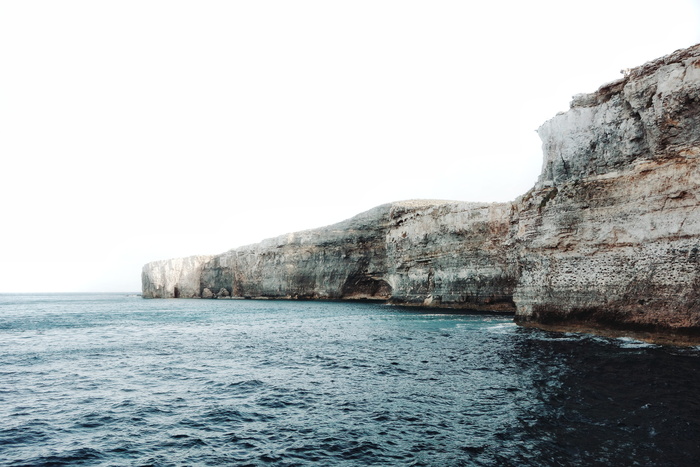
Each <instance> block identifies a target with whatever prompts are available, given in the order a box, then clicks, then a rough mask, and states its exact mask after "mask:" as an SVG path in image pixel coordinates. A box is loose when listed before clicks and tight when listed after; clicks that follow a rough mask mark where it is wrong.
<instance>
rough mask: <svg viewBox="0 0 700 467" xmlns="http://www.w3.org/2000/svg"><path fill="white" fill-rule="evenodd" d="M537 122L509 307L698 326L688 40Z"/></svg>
mask: <svg viewBox="0 0 700 467" xmlns="http://www.w3.org/2000/svg"><path fill="white" fill-rule="evenodd" d="M539 134H540V137H541V138H542V141H543V148H544V153H545V154H544V166H543V171H542V175H541V177H540V179H539V181H538V183H537V185H536V186H535V188H534V189H533V190H532V191H531V192H530V193H528V194H527V195H525V196H524V197H522V198H521V199H519V200H517V202H516V210H515V212H516V215H515V219H514V227H515V228H514V232H513V233H512V235H513V239H514V240H515V243H516V245H517V246H518V249H519V255H518V256H519V258H520V265H521V274H520V277H519V280H518V286H517V287H516V291H515V295H514V300H515V302H516V304H517V307H518V319H519V320H520V321H522V322H535V323H557V322H568V323H571V322H583V323H592V324H599V325H605V326H621V327H630V328H637V329H664V328H666V329H676V330H686V331H691V330H694V331H699V330H700V259H699V258H700V256H699V254H700V201H699V199H698V197H699V196H700V166H699V161H700V159H699V158H698V156H699V155H700V145H699V144H698V142H699V141H700V47H699V46H695V47H692V48H690V49H686V50H683V51H678V52H676V53H674V54H672V55H669V56H667V57H664V58H662V59H659V60H655V61H653V62H650V63H648V64H646V65H644V66H642V67H639V68H636V69H633V70H632V71H631V73H630V74H629V75H628V76H627V77H625V78H624V79H622V80H619V81H617V82H614V83H611V84H609V85H606V86H603V87H602V88H601V89H599V90H598V92H596V93H593V94H590V95H585V96H576V97H575V98H574V101H573V102H572V108H571V110H569V111H568V112H566V113H564V114H560V115H557V116H556V117H554V118H553V119H551V120H550V121H548V122H547V123H545V124H544V125H543V126H542V127H541V128H540V129H539Z"/></svg>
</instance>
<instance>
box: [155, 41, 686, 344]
mask: <svg viewBox="0 0 700 467" xmlns="http://www.w3.org/2000/svg"><path fill="white" fill-rule="evenodd" d="M538 133H539V135H540V138H541V139H542V142H543V152H544V163H543V167H542V173H541V175H540V177H539V179H538V181H537V183H536V184H535V186H534V187H533V188H532V189H531V190H530V191H528V192H527V193H525V194H524V195H522V196H520V197H519V198H517V199H516V200H515V201H512V202H508V203H469V202H460V201H432V200H421V201H402V202H396V203H391V204H386V205H382V206H379V207H376V208H374V209H371V210H370V211H367V212H364V213H362V214H359V215H357V216H355V217H353V218H351V219H349V220H346V221H343V222H340V223H338V224H335V225H331V226H328V227H322V228H318V229H313V230H307V231H303V232H297V233H290V234H287V235H283V236H280V237H276V238H272V239H268V240H265V241H263V242H261V243H258V244H255V245H249V246H244V247H241V248H236V249H233V250H230V251H227V252H225V253H222V254H220V255H214V256H192V257H188V258H177V259H170V260H164V261H155V262H152V263H148V264H146V265H145V266H144V267H143V273H142V287H143V289H142V293H143V297H144V298H173V297H175V298H177V297H181V298H198V297H201V298H231V297H234V298H235V297H238V298H258V299H259V298H268V299H325V300H358V299H366V300H384V301H388V302H390V303H395V304H402V305H417V306H426V307H442V308H458V309H470V310H484V311H498V312H514V313H515V319H516V321H517V322H518V323H520V324H523V325H534V326H540V327H545V328H550V329H582V330H598V331H601V332H614V330H618V329H620V330H631V331H637V332H661V333H664V332H665V333H667V334H668V335H677V336H679V338H683V339H689V340H693V339H700V200H699V197H700V162H699V161H700V158H699V156H700V44H699V45H695V46H692V47H690V48H687V49H683V50H678V51H676V52H674V53H672V54H670V55H667V56H665V57H662V58H659V59H657V60H653V61H651V62H648V63H646V64H644V65H642V66H640V67H637V68H632V69H628V70H625V73H624V76H623V77H622V78H621V79H619V80H617V81H614V82H612V83H608V84H606V85H604V86H602V87H600V88H599V89H598V91H596V92H594V93H592V94H580V95H577V96H574V98H573V101H572V102H571V108H570V109H569V110H568V111H567V112H564V113H560V114H558V115H557V116H555V117H554V118H552V119H551V120H549V121H547V122H546V123H545V124H543V125H542V126H541V127H540V128H539V130H538ZM680 336H682V337H680Z"/></svg>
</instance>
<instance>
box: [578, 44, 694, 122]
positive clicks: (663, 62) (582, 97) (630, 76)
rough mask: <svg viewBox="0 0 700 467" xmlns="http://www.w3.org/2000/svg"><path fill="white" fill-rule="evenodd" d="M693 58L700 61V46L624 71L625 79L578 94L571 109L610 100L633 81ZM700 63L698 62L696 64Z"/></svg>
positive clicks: (680, 50) (677, 51)
mask: <svg viewBox="0 0 700 467" xmlns="http://www.w3.org/2000/svg"><path fill="white" fill-rule="evenodd" d="M693 58H698V59H700V44H695V45H693V46H691V47H688V48H687V49H679V50H676V51H675V52H673V53H670V54H668V55H664V56H663V57H660V58H657V59H654V60H651V61H649V62H646V63H644V64H643V65H640V66H638V67H634V68H629V69H626V70H622V73H623V74H624V75H625V76H624V77H623V78H620V79H617V80H615V81H611V82H609V83H605V84H603V85H602V86H600V87H599V88H598V90H597V91H595V92H592V93H583V94H576V95H575V96H574V97H573V99H572V100H571V104H570V107H571V108H572V109H573V108H576V107H591V106H594V105H598V104H600V103H603V102H606V101H608V100H610V98H611V97H612V96H613V95H615V94H617V93H620V92H622V89H623V88H624V87H625V85H626V84H627V83H628V82H629V81H631V80H639V79H642V78H644V77H646V76H649V75H651V74H653V73H655V72H656V71H658V70H659V69H660V68H661V67H663V66H667V65H670V64H673V63H681V62H684V61H687V60H691V59H693ZM695 63H698V62H695Z"/></svg>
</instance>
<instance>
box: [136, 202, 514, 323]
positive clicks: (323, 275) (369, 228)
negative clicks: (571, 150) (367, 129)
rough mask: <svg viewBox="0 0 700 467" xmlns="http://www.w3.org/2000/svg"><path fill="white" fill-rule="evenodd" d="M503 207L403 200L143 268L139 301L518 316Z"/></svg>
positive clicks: (507, 208) (507, 219) (507, 212)
mask: <svg viewBox="0 0 700 467" xmlns="http://www.w3.org/2000/svg"><path fill="white" fill-rule="evenodd" d="M510 210H511V209H510V204H483V203H481V204H479V203H462V202H454V201H404V202H398V203H392V204H386V205H383V206H379V207H377V208H374V209H372V210H370V211H367V212H365V213H362V214H360V215H358V216H355V217H353V218H352V219H349V220H347V221H344V222H341V223H338V224H335V225H331V226H328V227H323V228H319V229H314V230H307V231H304V232H297V233H292V234H288V235H283V236H280V237H277V238H272V239H269V240H265V241H263V242H261V243H258V244H255V245H249V246H245V247H241V248H237V249H235V250H231V251H228V252H226V253H223V254H221V255H216V256H211V257H194V258H184V259H175V260H168V261H157V262H154V263H149V264H147V265H146V266H144V269H143V296H144V297H147V298H153V297H164V298H172V297H175V296H179V297H206V298H214V297H217V298H226V297H245V298H279V299H368V300H391V301H392V302H393V303H397V304H406V305H425V306H445V307H462V308H474V309H485V310H507V311H515V306H514V304H513V300H512V296H513V290H514V288H515V274H516V272H517V268H515V267H514V266H513V265H512V261H511V262H509V261H508V260H507V258H506V256H507V255H506V254H505V252H506V250H505V249H504V248H503V245H502V244H503V243H504V241H506V235H505V234H506V233H507V231H508V226H509V222H510V217H509V215H510Z"/></svg>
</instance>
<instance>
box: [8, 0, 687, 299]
mask: <svg viewBox="0 0 700 467" xmlns="http://www.w3.org/2000/svg"><path fill="white" fill-rule="evenodd" d="M697 42H700V6H699V5H698V2H697V1H682V0H665V1H663V2H660V1H639V0H634V1H616V0H604V1H598V0H594V1H591V0H588V1H585V2H573V1H572V2H563V1H535V0H533V1H526V2H525V1H500V2H498V1H493V2H468V1H464V0H462V1H441V0H429V1H428V0H426V1H410V0H400V1H382V0H372V1H362V0H352V1H333V0H322V1H293V0H285V1H246V2H244V1H173V0H168V1H146V0H139V1H123V0H122V1H109V2H107V1H95V0H89V1H29V0H21V1H12V0H5V1H3V2H1V3H0V158H1V159H0V160H1V161H2V170H1V171H0V177H1V179H0V203H2V228H1V230H0V232H1V233H0V292H54V291H60V292H69V291H139V290H140V287H141V286H140V273H141V267H142V265H143V264H144V263H146V262H148V261H152V260H158V259H166V258H171V257H177V256H188V255H194V254H212V253H221V252H223V251H226V250H228V249H230V248H234V247H237V246H241V245H245V244H248V243H255V242H257V241H259V240H262V239H263V238H267V237H271V236H276V235H280V234H283V233H287V232H291V231H296V230H302V229H308V228H313V227H319V226H322V225H327V224H331V223H334V222H337V221H341V220H343V219H345V218H348V217H350V216H352V215H354V214H357V213H359V212H362V211H365V210H367V209H370V208H372V207H374V206H376V205H379V204H383V203H387V202H390V201H397V200H402V199H413V198H430V199H457V200H466V201H509V200H512V199H514V198H515V197H516V196H518V195H520V194H522V193H524V192H525V191H527V190H528V189H529V188H530V187H531V186H532V185H533V183H534V182H535V180H536V178H537V175H538V174H539V171H540V167H541V160H542V155H541V151H540V141H539V139H538V137H537V135H536V133H535V130H536V129H537V127H539V126H540V125H541V124H542V123H543V122H544V121H546V120H547V119H549V118H551V117H553V116H554V115H555V114H556V113H557V112H559V111H564V110H566V109H567V108H568V105H569V102H570V100H571V96H573V95H574V94H577V93H581V92H592V91H595V90H596V89H597V88H598V87H599V86H600V85H601V84H603V83H605V82H608V81H612V80H614V79H617V78H619V77H621V75H620V69H622V68H628V67H633V66H637V65H641V64H643V63H644V62H646V61H648V60H651V59H654V58H657V57H659V56H662V55H665V54H668V53H671V52H673V51H674V50H676V49H678V48H683V47H687V46H690V45H692V44H694V43H697Z"/></svg>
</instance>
